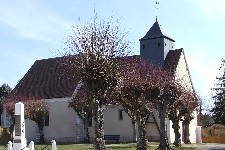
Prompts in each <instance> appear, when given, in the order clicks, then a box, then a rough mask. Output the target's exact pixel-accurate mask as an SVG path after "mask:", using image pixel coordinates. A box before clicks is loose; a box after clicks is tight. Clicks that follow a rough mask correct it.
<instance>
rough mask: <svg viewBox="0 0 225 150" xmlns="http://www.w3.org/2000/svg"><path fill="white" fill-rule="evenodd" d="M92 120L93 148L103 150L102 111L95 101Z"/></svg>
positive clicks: (98, 103)
mask: <svg viewBox="0 0 225 150" xmlns="http://www.w3.org/2000/svg"><path fill="white" fill-rule="evenodd" d="M93 118H94V148H95V150H104V149H105V140H104V128H103V126H104V117H103V109H102V106H101V105H100V102H99V100H95V103H94V105H93Z"/></svg>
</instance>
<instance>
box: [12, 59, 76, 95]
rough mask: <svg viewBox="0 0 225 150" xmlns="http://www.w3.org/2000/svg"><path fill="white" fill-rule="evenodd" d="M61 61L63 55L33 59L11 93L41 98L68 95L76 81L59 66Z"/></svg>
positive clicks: (70, 93)
mask: <svg viewBox="0 0 225 150" xmlns="http://www.w3.org/2000/svg"><path fill="white" fill-rule="evenodd" d="M63 61H64V59H63V57H61V58H59V57H58V58H50V59H43V60H37V61H35V62H34V64H33V65H32V66H31V68H30V69H29V70H28V72H27V73H26V74H25V75H24V77H23V78H22V79H21V80H20V82H19V83H18V84H17V85H16V87H15V88H14V89H13V91H12V94H13V95H22V96H23V97H24V96H25V97H41V98H42V99H50V98H62V97H70V96H71V95H72V93H73V90H74V89H75V87H76V82H77V81H74V80H72V77H71V75H69V74H68V73H67V72H66V70H65V69H63V68H62V67H61V65H60V63H63Z"/></svg>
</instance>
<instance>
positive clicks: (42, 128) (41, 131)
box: [38, 124, 45, 144]
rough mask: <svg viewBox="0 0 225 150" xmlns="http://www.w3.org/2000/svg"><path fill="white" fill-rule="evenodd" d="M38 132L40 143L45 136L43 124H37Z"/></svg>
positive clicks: (43, 140)
mask: <svg viewBox="0 0 225 150" xmlns="http://www.w3.org/2000/svg"><path fill="white" fill-rule="evenodd" d="M38 128H39V133H40V143H42V144H43V143H45V136H44V126H43V125H40V124H38Z"/></svg>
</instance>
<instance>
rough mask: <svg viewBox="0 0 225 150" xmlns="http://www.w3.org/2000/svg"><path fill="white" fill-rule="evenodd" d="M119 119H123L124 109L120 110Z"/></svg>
mask: <svg viewBox="0 0 225 150" xmlns="http://www.w3.org/2000/svg"><path fill="white" fill-rule="evenodd" d="M119 120H123V111H122V110H119Z"/></svg>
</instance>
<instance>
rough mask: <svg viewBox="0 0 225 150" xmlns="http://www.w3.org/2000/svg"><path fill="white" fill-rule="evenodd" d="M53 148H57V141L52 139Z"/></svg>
mask: <svg viewBox="0 0 225 150" xmlns="http://www.w3.org/2000/svg"><path fill="white" fill-rule="evenodd" d="M51 142H52V150H57V146H56V141H55V140H52V141H51Z"/></svg>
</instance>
